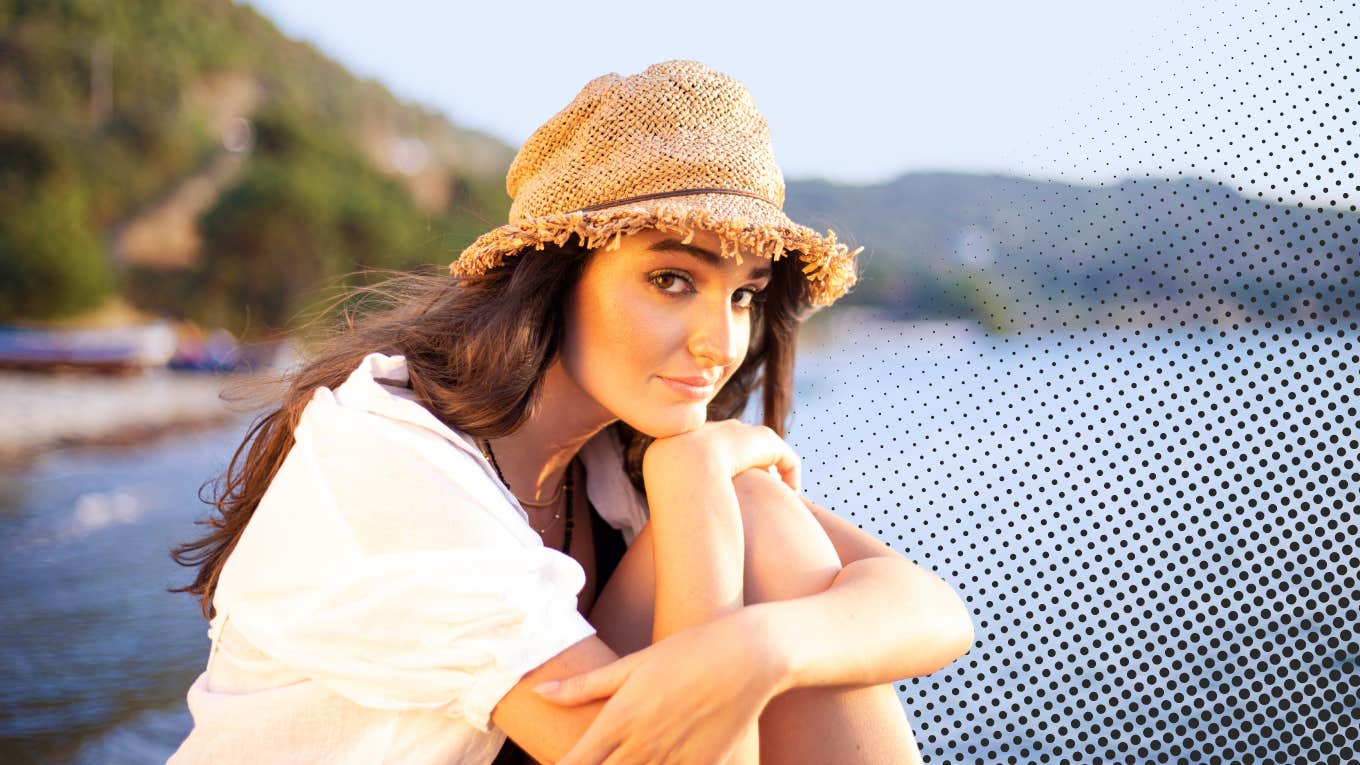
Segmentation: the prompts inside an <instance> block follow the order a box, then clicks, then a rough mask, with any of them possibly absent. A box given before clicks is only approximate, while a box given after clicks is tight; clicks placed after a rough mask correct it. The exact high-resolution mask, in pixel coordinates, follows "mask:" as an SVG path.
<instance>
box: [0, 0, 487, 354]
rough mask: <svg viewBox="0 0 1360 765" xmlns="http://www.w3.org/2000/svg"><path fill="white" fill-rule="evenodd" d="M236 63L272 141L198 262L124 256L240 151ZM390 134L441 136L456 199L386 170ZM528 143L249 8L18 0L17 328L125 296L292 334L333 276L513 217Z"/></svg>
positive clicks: (392, 261) (0, 242) (9, 282)
mask: <svg viewBox="0 0 1360 765" xmlns="http://www.w3.org/2000/svg"><path fill="white" fill-rule="evenodd" d="M224 74H228V75H233V76H236V77H238V78H244V79H245V80H246V81H248V82H250V83H251V84H252V85H257V86H258V88H259V91H260V93H261V94H262V95H261V98H260V101H259V105H258V110H257V111H256V113H255V114H254V115H253V117H252V119H251V121H252V126H253V128H254V133H255V138H256V146H255V149H254V151H252V152H251V154H250V155H249V158H248V160H247V162H246V163H245V165H244V169H243V170H242V171H241V173H240V175H239V176H237V177H235V178H234V179H233V180H232V181H231V184H230V185H229V187H227V188H226V189H224V190H223V192H222V193H221V194H220V196H219V197H218V198H217V199H216V201H215V202H214V203H213V205H212V207H211V209H210V210H208V212H207V213H206V214H205V215H204V216H203V217H202V218H201V220H200V233H201V234H202V236H203V240H204V246H203V249H202V252H201V253H200V257H199V258H198V260H197V262H196V263H195V265H194V266H193V267H192V268H190V269H188V270H187V271H185V270H174V269H154V268H148V267H144V266H143V267H120V265H119V264H116V263H112V262H110V255H109V254H108V252H107V251H106V250H107V249H108V244H107V243H108V242H109V241H110V238H111V237H112V235H113V234H114V233H115V232H116V231H117V230H118V227H119V226H121V225H123V224H125V223H127V222H128V221H129V220H131V219H133V218H135V217H136V216H137V215H138V214H139V213H141V212H143V211H145V210H146V209H148V207H149V206H150V205H153V204H155V203H156V202H157V201H159V200H162V199H164V198H165V197H166V195H167V194H168V193H170V192H171V191H172V190H173V189H175V187H176V186H177V185H178V184H181V183H183V182H184V181H185V180H187V179H189V178H191V177H193V176H194V174H195V173H198V172H199V171H201V170H203V168H205V167H206V166H207V165H208V163H209V162H210V161H211V160H212V159H213V158H214V157H215V156H217V155H220V154H221V153H222V152H223V147H222V145H221V142H220V137H219V136H218V135H217V133H216V128H215V127H214V125H215V122H214V115H213V113H212V111H213V109H214V102H213V101H214V98H217V97H218V94H217V93H215V92H214V90H213V87H212V84H213V78H214V77H216V76H219V75H224ZM101 78H103V80H101ZM101 81H102V82H104V83H105V84H104V85H101V84H100V83H101ZM364 131H367V132H364ZM375 133H377V134H380V135H410V134H416V135H419V136H420V137H421V138H422V139H423V140H424V141H425V142H426V144H427V145H429V146H431V147H432V149H433V153H434V160H433V161H434V162H436V163H438V164H439V165H440V166H441V167H442V168H443V169H444V170H445V171H446V172H447V174H448V177H449V178H450V179H451V181H450V188H449V189H448V191H449V194H448V196H449V199H450V202H449V204H448V205H447V207H446V208H445V209H444V210H442V211H435V212H429V211H428V209H427V211H425V212H422V211H421V209H420V208H419V207H418V206H417V204H416V203H415V201H414V199H413V198H412V196H411V192H410V191H409V190H408V188H407V187H406V186H404V185H403V184H402V183H401V182H400V181H399V180H397V179H394V178H392V177H389V176H388V175H385V174H384V173H383V172H381V171H380V169H379V168H377V167H375V166H374V161H373V159H372V155H371V153H366V152H365V151H364V145H363V141H364V140H365V139H368V140H370V141H371V140H372V136H373V135H374V134H375ZM450 147H452V148H450ZM371 148H372V147H371V146H370V147H369V149H370V151H371ZM451 155H460V156H462V157H465V158H466V160H465V161H464V162H463V163H462V164H459V163H455V162H451V161H449V157H450V156H451ZM510 155H511V152H510V150H509V148H508V147H505V146H504V145H503V144H500V143H499V142H497V141H495V140H494V139H490V138H489V137H485V136H480V135H477V134H475V133H470V132H468V131H462V130H459V129H457V128H455V127H453V126H451V125H449V124H448V123H447V122H446V121H444V120H443V119H442V118H441V117H439V116H437V115H434V114H431V113H428V112H426V111H424V110H422V109H420V108H418V107H413V106H408V105H404V104H401V103H400V102H398V101H397V100H396V99H395V98H394V97H393V96H392V95H391V94H390V93H388V92H387V91H386V90H385V89H383V88H382V87H381V86H379V85H377V84H376V83H373V82H368V81H362V80H359V79H357V78H355V77H353V76H352V75H350V74H349V73H348V72H346V71H345V70H344V69H343V68H342V67H341V66H339V65H338V64H336V63H335V62H333V61H331V60H329V59H327V58H326V57H325V56H323V55H321V54H320V53H318V52H317V51H316V50H315V49H313V48H312V47H310V46H308V45H306V44H303V43H299V42H295V41H292V40H289V39H287V38H285V37H284V36H283V35H282V34H280V33H279V32H278V30H277V29H276V28H275V27H274V26H273V24H272V23H271V22H269V21H268V20H267V19H265V18H263V17H262V16H260V15H259V14H258V13H257V12H256V11H255V10H254V9H252V8H250V7H248V6H242V5H236V4H234V3H231V2H228V0H120V2H107V1H106V0H0V278H2V279H3V280H2V281H0V320H12V319H16V318H23V319H43V318H55V317H60V316H64V315H68V314H71V313H75V312H79V311H82V310H87V309H90V308H92V307H94V306H96V305H98V304H99V303H100V302H101V301H103V300H104V299H106V298H107V297H108V296H109V295H110V294H111V293H112V292H114V291H116V290H122V291H124V292H125V294H126V295H127V296H128V297H129V298H130V299H131V300H132V301H133V303H134V304H136V305H137V306H138V307H139V308H142V309H144V310H148V311H153V312H158V313H170V314H173V315H177V316H182V317H185V318H192V319H196V320H200V321H204V322H206V323H210V324H216V325H222V326H227V327H229V328H231V329H233V330H236V331H240V330H241V329H243V328H246V326H247V324H248V325H249V326H250V327H251V328H252V329H254V330H258V331H269V330H272V329H278V328H281V327H282V326H283V325H284V324H285V323H286V322H287V321H288V320H289V319H290V318H292V317H293V315H294V314H295V313H296V312H297V311H298V310H299V309H300V308H302V307H304V306H305V305H306V303H307V301H308V295H309V294H311V293H312V292H313V291H314V290H315V289H316V288H317V287H318V282H319V281H323V280H326V279H330V278H333V277H337V276H338V275H341V274H345V273H348V272H350V271H353V270H355V269H357V268H360V267H364V266H376V267H385V268H387V267H390V268H403V267H407V266H410V265H413V264H417V263H427V262H447V261H449V260H451V259H452V258H453V257H454V256H455V255H456V253H457V252H458V250H459V249H461V247H463V246H465V245H466V244H467V243H469V242H470V241H471V240H472V239H473V238H474V237H475V236H476V235H477V234H479V233H480V232H482V231H485V230H486V229H487V228H488V227H490V226H492V225H495V224H497V223H499V222H502V221H504V220H505V216H506V213H507V211H508V207H509V200H508V199H507V198H506V196H505V192H504V187H503V182H504V181H503V179H504V170H505V167H506V165H508V162H509V158H510Z"/></svg>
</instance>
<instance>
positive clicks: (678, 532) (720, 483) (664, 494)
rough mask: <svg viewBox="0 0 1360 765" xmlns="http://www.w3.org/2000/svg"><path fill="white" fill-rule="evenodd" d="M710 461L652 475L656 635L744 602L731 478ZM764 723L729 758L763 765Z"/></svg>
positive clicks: (728, 612)
mask: <svg viewBox="0 0 1360 765" xmlns="http://www.w3.org/2000/svg"><path fill="white" fill-rule="evenodd" d="M723 478H724V476H722V475H721V474H720V472H718V471H715V470H712V469H711V466H710V465H707V464H700V463H688V464H686V465H683V466H682V465H678V464H675V463H671V464H668V465H666V472H665V473H664V474H657V475H655V476H648V480H647V504H648V507H649V510H650V516H651V518H650V521H649V523H650V524H651V526H652V556H653V570H654V574H655V588H656V589H655V600H654V603H655V606H654V608H655V610H654V613H653V618H652V642H654V643H655V642H657V641H660V640H662V639H664V638H666V637H669V636H671V635H674V634H675V633H677V632H680V631H681V630H684V629H686V628H688V627H694V626H698V625H700V624H705V623H708V622H712V621H714V620H716V619H718V618H720V617H723V616H733V615H736V614H737V613H738V612H740V611H741V610H742V608H743V604H744V598H743V594H742V582H743V572H744V569H745V542H744V537H743V535H742V523H741V508H740V506H739V504H738V503H737V495H736V491H735V489H733V488H732V484H731V481H730V480H718V479H723ZM759 760H760V727H759V725H758V724H757V720H755V719H753V720H752V722H751V724H750V725H749V726H748V727H747V728H746V730H745V733H744V734H743V735H742V737H741V740H740V742H739V743H738V745H737V749H736V754H735V756H733V757H732V758H730V759H729V760H728V765H757V763H758V762H759Z"/></svg>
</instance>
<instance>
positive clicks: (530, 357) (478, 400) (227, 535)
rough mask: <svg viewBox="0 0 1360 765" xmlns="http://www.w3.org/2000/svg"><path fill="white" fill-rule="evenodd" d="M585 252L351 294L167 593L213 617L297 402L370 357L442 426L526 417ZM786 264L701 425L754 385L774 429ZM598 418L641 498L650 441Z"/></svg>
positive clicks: (787, 367)
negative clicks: (613, 431) (403, 371)
mask: <svg viewBox="0 0 1360 765" xmlns="http://www.w3.org/2000/svg"><path fill="white" fill-rule="evenodd" d="M591 252H592V251H591V250H588V249H586V248H585V247H583V246H582V245H581V244H580V242H579V241H578V240H577V239H575V238H573V239H572V240H571V241H569V242H568V243H567V244H566V245H565V246H562V247H554V246H552V245H548V246H546V247H545V249H544V250H541V251H540V250H533V249H530V250H527V251H526V252H524V253H522V254H520V255H517V256H514V257H510V258H507V259H506V261H505V264H504V265H502V266H500V267H498V268H494V269H491V270H490V271H488V272H487V273H485V274H482V275H480V276H475V277H463V278H457V277H451V276H449V275H448V274H447V273H435V272H432V271H421V272H413V273H407V274H399V275H395V276H393V277H391V278H389V279H386V280H384V281H382V282H380V283H378V284H377V285H374V286H368V287H359V288H354V289H353V290H352V291H350V292H349V293H348V294H347V295H346V296H345V297H344V298H343V299H342V300H341V301H339V303H338V308H339V310H338V311H337V312H335V313H336V314H337V315H336V316H335V318H334V320H333V321H331V323H330V325H329V326H328V327H327V328H326V330H325V333H324V335H323V336H322V337H321V338H320V339H319V340H318V341H317V342H315V344H314V345H313V346H312V347H311V348H310V349H309V351H308V353H307V358H308V360H307V361H306V362H305V363H303V364H302V365H300V366H299V367H297V368H296V369H295V370H294V371H292V372H290V373H288V374H287V375H286V376H284V377H282V378H279V379H278V382H280V383H281V384H282V388H283V392H282V395H281V400H276V403H277V407H276V408H273V409H272V411H268V412H266V413H265V414H262V415H260V416H259V417H258V418H256V420H255V421H254V422H253V423H252V425H251V426H250V428H249V429H248V431H247V432H246V435H245V438H244V439H243V440H242V442H241V444H240V446H239V447H237V449H236V452H235V454H234V455H233V456H232V459H231V462H230V463H229V464H228V466H227V469H226V472H225V473H224V474H223V475H222V476H221V477H219V478H218V479H216V480H214V481H211V482H209V484H205V486H204V491H202V492H200V498H201V499H202V500H203V501H204V502H205V503H207V504H209V505H212V506H213V507H214V508H215V510H216V512H214V513H213V514H211V515H210V516H209V517H208V518H206V519H203V520H200V521H198V523H199V524H200V525H203V526H206V527H208V532H207V533H206V534H205V535H204V536H202V537H201V538H199V539H196V540H193V541H189V542H185V543H183V544H181V545H178V546H176V547H175V548H173V549H172V551H171V553H170V555H171V557H172V558H174V560H175V562H177V563H179V564H180V565H182V566H186V567H191V568H192V567H196V568H197V569H198V574H197V576H196V577H195V579H194V581H193V582H192V583H190V584H189V585H186V586H184V587H179V588H173V589H172V590H171V591H172V592H189V593H192V594H193V595H195V596H197V597H198V598H199V600H200V605H201V607H202V610H203V615H204V616H205V617H207V618H209V619H211V618H212V616H213V613H214V609H213V605H212V599H213V593H214V591H215V590H216V586H217V578H218V576H219V575H220V573H221V571H222V567H223V565H224V564H225V563H226V561H227V556H229V555H230V554H231V551H232V549H233V548H234V547H235V545H236V541H237V540H238V539H240V537H241V533H242V532H243V531H244V530H245V527H246V524H247V523H248V522H249V521H250V517H251V515H252V514H253V513H254V512H255V508H256V507H257V506H258V505H259V503H260V499H261V497H263V496H264V493H265V490H266V489H267V488H268V487H269V483H270V481H272V480H273V478H274V475H275V473H277V472H278V469H279V466H280V465H282V463H283V460H284V457H286V456H287V454H288V451H289V449H291V448H292V446H293V429H294V428H295V427H296V426H297V424H298V420H299V418H300V417H301V415H302V410H303V409H304V408H305V407H306V406H307V403H308V402H309V401H310V400H311V398H312V394H313V393H314V392H315V391H316V390H317V389H318V388H321V387H323V386H324V387H327V388H331V389H334V388H336V387H338V386H339V385H340V384H341V383H343V382H344V381H345V379H346V378H347V377H349V375H350V373H351V372H353V371H354V370H355V368H357V367H358V366H359V363H360V362H361V361H362V360H363V358H364V357H365V356H367V355H368V354H370V353H374V352H381V353H387V354H392V355H402V356H405V357H406V365H407V371H408V373H409V376H410V381H411V388H412V390H413V391H414V392H415V394H416V396H417V397H418V398H419V400H420V401H421V403H422V404H424V405H425V406H426V407H427V408H428V409H429V410H430V411H431V412H433V413H434V414H435V415H436V416H437V417H439V418H440V419H441V420H442V421H443V422H445V423H447V424H448V425H449V426H451V427H453V428H456V429H458V430H461V431H462V432H464V433H467V434H469V435H471V436H474V437H477V438H489V439H494V438H500V437H502V436H505V435H506V434H508V433H512V432H514V431H515V430H516V429H517V428H518V427H519V426H520V425H521V424H523V423H524V422H525V420H527V419H528V418H529V417H530V416H531V415H532V414H533V410H534V405H535V402H536V400H537V398H538V393H539V387H540V385H541V384H542V380H543V376H544V373H545V372H546V371H547V368H548V366H549V364H550V363H551V362H552V360H553V358H554V357H555V355H556V353H557V349H558V346H559V344H560V342H561V339H562V330H563V314H562V305H563V303H564V299H565V298H566V296H567V295H568V294H569V291H570V290H571V289H573V288H574V287H575V285H576V284H577V282H578V281H579V279H580V276H581V273H582V270H583V269H584V267H585V264H586V262H587V260H588V258H589V256H590V255H591ZM795 254H796V253H790V255H795ZM798 263H799V261H798V258H797V257H792V256H790V257H783V258H781V259H780V260H779V261H778V262H777V263H776V264H775V269H774V274H773V275H772V278H771V281H770V284H769V286H768V287H766V290H765V300H764V301H763V302H760V303H757V304H755V308H754V309H753V313H752V316H751V342H750V345H749V348H748V350H747V354H746V358H745V360H744V361H743V362H742V364H741V366H740V367H739V368H738V369H737V371H736V373H734V374H733V376H732V378H731V379H730V380H728V382H727V384H726V385H724V386H723V388H722V390H720V391H719V392H718V394H717V395H716V396H714V398H713V400H712V401H711V402H709V405H708V418H709V419H710V420H719V419H729V418H733V417H738V416H740V415H741V414H742V413H743V412H744V411H745V410H746V407H747V404H748V402H749V400H750V397H751V393H752V392H753V391H754V390H755V389H756V388H757V387H760V388H762V391H763V395H762V402H761V403H762V422H763V423H764V424H765V425H766V426H768V427H770V428H772V429H773V430H774V431H775V432H776V433H778V434H779V435H780V436H781V437H782V436H783V435H784V434H785V421H786V420H787V418H788V415H789V414H790V411H791V409H792V402H793V368H794V354H795V350H796V342H797V333H798V325H799V324H800V323H801V322H802V321H803V320H805V319H806V318H808V316H810V315H811V314H812V313H813V312H814V309H812V308H811V307H810V306H809V304H808V294H809V290H808V284H807V281H806V279H804V278H803V275H802V274H801V273H800V272H799V271H798V270H797V265H798ZM610 427H614V428H617V429H618V432H619V435H620V437H621V439H622V443H623V444H624V469H625V471H626V472H627V475H628V477H629V479H630V480H631V481H632V483H633V485H634V486H636V487H637V489H638V490H639V491H643V492H644V493H645V491H646V488H645V486H644V485H643V481H642V456H643V453H644V452H646V450H647V447H648V446H649V445H650V444H651V442H652V438H651V437H649V436H647V435H644V434H643V433H640V432H638V431H636V430H634V429H633V428H631V427H629V426H628V425H626V424H624V423H623V422H622V421H618V422H615V423H614V424H613V425H611V426H610Z"/></svg>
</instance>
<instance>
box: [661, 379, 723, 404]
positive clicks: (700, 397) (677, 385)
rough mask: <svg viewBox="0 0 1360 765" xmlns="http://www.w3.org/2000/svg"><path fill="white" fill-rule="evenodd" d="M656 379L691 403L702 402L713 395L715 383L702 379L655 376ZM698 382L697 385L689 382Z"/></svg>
mask: <svg viewBox="0 0 1360 765" xmlns="http://www.w3.org/2000/svg"><path fill="white" fill-rule="evenodd" d="M657 379H658V380H660V381H661V382H663V383H665V384H666V386H667V387H668V388H670V389H671V390H673V391H675V392H676V393H678V394H680V395H681V396H683V397H685V398H687V399H690V400H692V401H704V400H707V399H708V398H709V396H712V395H713V391H714V390H715V388H714V385H716V382H717V381H716V380H715V381H709V380H707V379H705V378H703V377H689V378H685V377H662V376H660V375H657ZM689 380H698V381H699V384H697V385H696V384H694V383H692V382H689Z"/></svg>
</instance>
